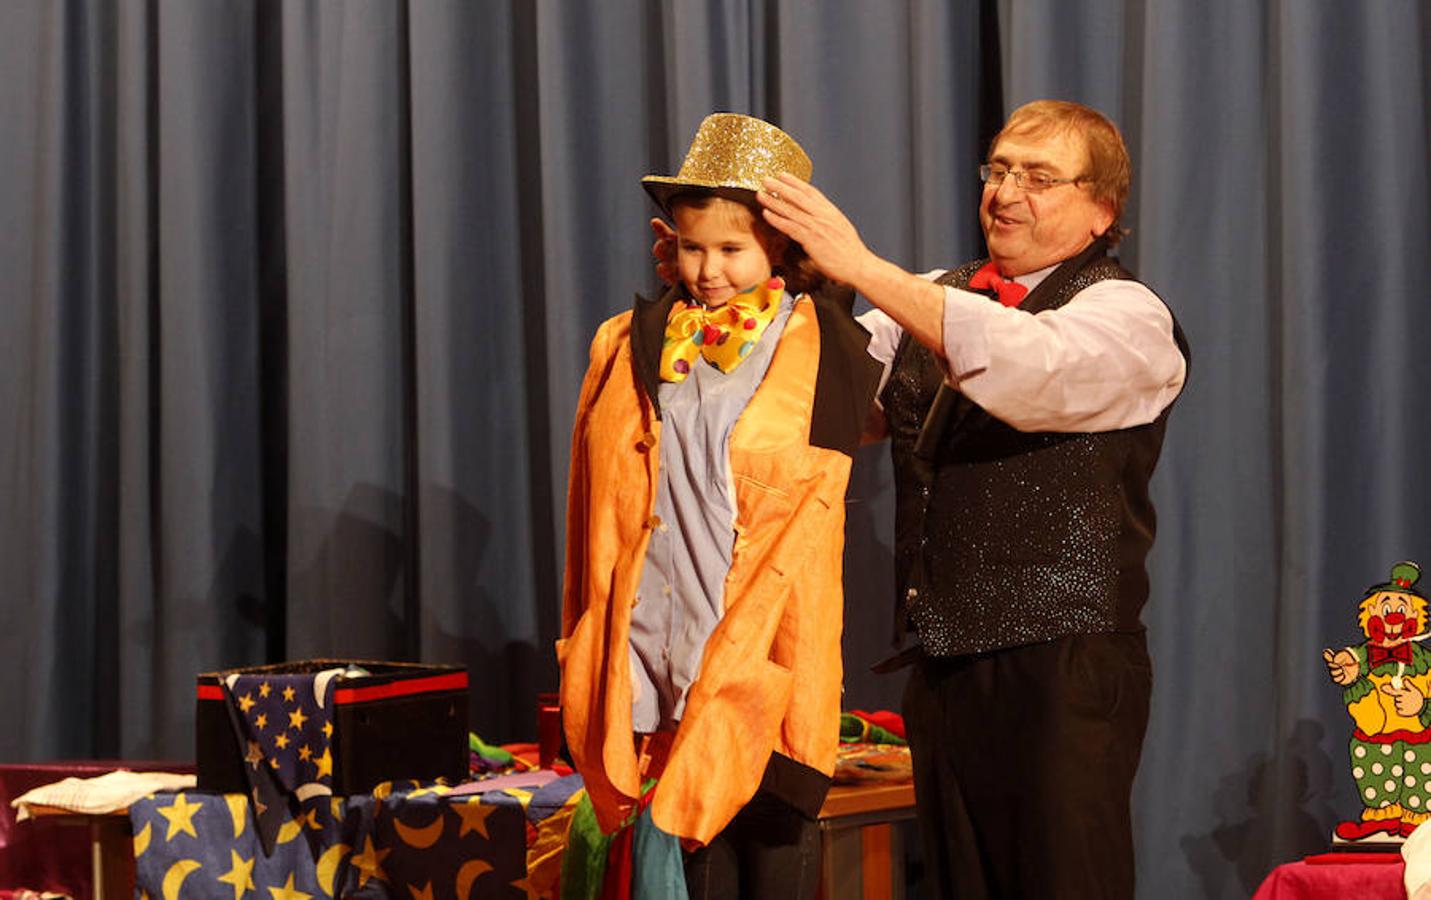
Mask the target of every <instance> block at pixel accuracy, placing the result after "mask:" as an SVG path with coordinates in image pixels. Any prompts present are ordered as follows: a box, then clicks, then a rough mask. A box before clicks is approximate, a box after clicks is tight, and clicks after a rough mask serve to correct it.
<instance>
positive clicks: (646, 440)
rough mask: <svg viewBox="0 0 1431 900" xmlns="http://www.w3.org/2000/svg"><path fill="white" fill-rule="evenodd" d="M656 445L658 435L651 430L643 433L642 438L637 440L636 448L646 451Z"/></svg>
mask: <svg viewBox="0 0 1431 900" xmlns="http://www.w3.org/2000/svg"><path fill="white" fill-rule="evenodd" d="M655 446H656V436H655V435H654V434H652V433H651V432H649V431H648V432H646V433H645V434H643V435H641V439H640V440H638V441H637V442H636V449H637V450H640V451H641V452H642V453H646V452H647V451H649V450H651V448H653V447H655Z"/></svg>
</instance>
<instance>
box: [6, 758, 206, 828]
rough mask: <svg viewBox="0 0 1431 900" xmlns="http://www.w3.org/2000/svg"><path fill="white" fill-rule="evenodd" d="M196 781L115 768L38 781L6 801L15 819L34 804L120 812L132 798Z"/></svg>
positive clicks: (69, 809) (25, 814)
mask: <svg viewBox="0 0 1431 900" xmlns="http://www.w3.org/2000/svg"><path fill="white" fill-rule="evenodd" d="M197 783H198V779H197V778H196V777H195V776H193V775H179V774H177V773H174V772H130V771H128V770H125V769H119V770H116V771H114V772H107V773H105V774H103V775H98V776H95V777H94V778H66V779H64V780H63V781H56V782H53V783H52V784H42V785H40V786H39V787H37V788H35V789H34V790H32V791H26V792H25V793H23V794H21V795H20V796H18V797H16V798H15V799H14V800H11V801H10V805H11V806H13V807H15V809H16V810H17V812H16V813H15V821H17V822H23V821H25V820H26V819H28V818H30V815H31V807H36V806H44V807H48V808H50V809H61V810H64V811H65V812H72V813H82V814H91V815H99V814H102V813H116V812H123V811H124V810H126V809H128V808H129V804H131V803H133V802H134V801H135V800H138V799H140V798H141V797H147V796H149V795H150V794H152V793H154V792H156V791H182V790H186V789H189V788H192V787H194V785H195V784H197Z"/></svg>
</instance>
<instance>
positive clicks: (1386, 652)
mask: <svg viewBox="0 0 1431 900" xmlns="http://www.w3.org/2000/svg"><path fill="white" fill-rule="evenodd" d="M1367 662H1368V663H1369V664H1370V666H1371V668H1373V669H1375V668H1376V667H1377V666H1379V665H1381V664H1382V663H1387V662H1402V663H1406V664H1407V665H1408V666H1409V665H1411V645H1410V644H1409V643H1408V644H1397V645H1396V646H1395V647H1379V646H1377V645H1376V644H1371V645H1370V646H1368V647H1367Z"/></svg>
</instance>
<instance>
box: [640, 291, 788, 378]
mask: <svg viewBox="0 0 1431 900" xmlns="http://www.w3.org/2000/svg"><path fill="white" fill-rule="evenodd" d="M784 295H785V282H784V281H783V280H782V279H780V278H779V277H776V278H771V279H770V280H769V281H767V282H765V283H764V284H757V285H755V286H754V287H752V288H748V289H746V290H744V291H741V292H740V293H739V294H736V295H735V296H734V297H732V298H730V300H728V301H726V302H725V303H723V304H721V305H720V306H715V307H709V308H707V307H705V306H700V305H698V304H687V303H686V302H685V301H681V302H678V303H677V304H676V305H675V306H673V307H672V308H671V315H670V318H669V319H667V320H666V340H665V343H664V344H662V346H661V380H662V381H684V380H685V379H686V376H687V375H689V374H691V366H692V365H694V364H695V361H696V357H697V356H701V357H704V358H705V360H706V361H707V362H709V363H710V364H711V365H713V366H715V367H716V368H717V369H720V370H721V371H722V372H725V373H727V374H729V373H730V371H731V370H732V369H734V368H735V367H736V366H738V365H740V362H741V360H743V359H745V358H746V357H747V356H749V355H750V351H752V350H754V349H755V345H756V344H757V343H759V342H760V336H761V335H762V334H764V333H765V329H766V327H767V326H769V325H770V322H771V321H772V320H773V319H774V318H775V314H776V313H777V312H779V311H780V298H781V297H783V296H784Z"/></svg>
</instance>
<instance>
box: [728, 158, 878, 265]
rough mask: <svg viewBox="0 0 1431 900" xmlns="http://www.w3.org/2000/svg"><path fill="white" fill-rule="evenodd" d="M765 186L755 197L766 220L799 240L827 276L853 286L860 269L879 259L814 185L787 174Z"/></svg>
mask: <svg viewBox="0 0 1431 900" xmlns="http://www.w3.org/2000/svg"><path fill="white" fill-rule="evenodd" d="M762 183H763V184H764V186H765V189H764V190H763V191H761V192H760V193H758V194H756V197H757V198H758V199H759V200H760V205H761V206H763V207H765V221H767V222H769V223H770V224H771V225H772V226H774V227H775V228H776V229H778V230H779V231H781V232H783V233H784V234H786V235H788V236H789V237H790V238H791V239H792V240H794V241H798V242H799V244H800V246H802V247H804V248H805V252H806V253H808V254H809V255H810V259H811V261H812V262H814V263H815V266H816V267H817V268H818V269H819V270H820V271H821V272H823V273H824V274H825V277H827V278H829V279H831V280H832V281H838V282H841V283H844V284H854V283H855V282H856V281H857V279H858V276H859V273H860V271H861V269H863V268H866V267H868V266H869V265H870V263H872V262H876V261H877V260H878V258H877V257H876V256H875V255H874V254H873V253H872V252H870V249H869V248H868V247H866V246H865V243H864V241H862V240H860V233H859V231H857V230H856V229H855V226H854V224H853V223H852V222H850V220H849V219H848V218H846V217H845V214H844V213H842V212H840V210H839V208H838V207H837V206H835V204H833V203H831V202H830V201H829V199H828V198H826V197H825V195H824V194H822V193H820V191H819V190H818V189H816V188H815V186H814V185H812V184H810V183H809V182H806V181H801V180H800V179H798V178H796V177H795V176H793V175H790V174H788V173H786V172H782V173H780V175H779V176H778V177H776V178H765V179H762Z"/></svg>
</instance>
